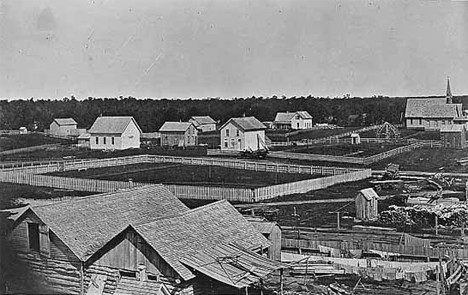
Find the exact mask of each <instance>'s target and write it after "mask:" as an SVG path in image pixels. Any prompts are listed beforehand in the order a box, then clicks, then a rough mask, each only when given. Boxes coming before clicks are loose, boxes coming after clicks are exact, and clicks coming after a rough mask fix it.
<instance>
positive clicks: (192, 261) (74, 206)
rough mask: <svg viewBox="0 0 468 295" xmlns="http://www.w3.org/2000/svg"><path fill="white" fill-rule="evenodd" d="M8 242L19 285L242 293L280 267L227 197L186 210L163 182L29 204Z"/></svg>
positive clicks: (19, 288)
mask: <svg viewBox="0 0 468 295" xmlns="http://www.w3.org/2000/svg"><path fill="white" fill-rule="evenodd" d="M6 244H7V246H8V253H9V255H7V256H6V257H8V261H2V263H7V265H10V266H11V265H13V266H15V267H9V268H8V271H9V274H10V275H9V276H8V277H9V278H15V279H14V280H13V281H12V282H10V285H9V286H10V289H11V291H13V292H15V293H28V292H32V291H34V292H35V293H67V294H90V293H92V294H109V295H110V294H129V293H130V292H131V293H130V294H143V293H144V292H147V291H148V290H149V289H151V290H152V291H154V293H151V294H187V295H188V294H207V293H208V291H212V290H216V292H217V294H223V292H224V293H225V294H238V293H239V292H241V291H242V292H243V291H244V289H246V288H249V287H250V286H251V285H252V284H253V283H254V282H259V281H260V278H262V277H264V276H266V275H268V274H270V273H272V272H275V271H277V270H278V269H281V268H283V265H281V264H280V263H278V262H275V261H273V260H271V259H268V258H267V257H265V256H262V255H261V251H262V250H263V249H267V248H268V247H269V246H270V243H269V241H268V240H267V239H266V238H265V237H264V236H263V235H262V234H260V233H259V232H258V231H257V230H256V229H255V228H254V227H253V226H252V225H251V224H250V223H249V222H247V221H246V220H245V219H244V218H243V217H242V215H240V214H239V213H238V212H237V210H236V209H235V208H234V207H232V205H230V204H229V203H228V202H227V201H218V202H215V203H212V204H209V205H206V206H203V207H199V208H196V209H192V210H190V209H188V208H187V207H186V206H185V205H184V204H183V203H181V202H180V200H179V199H177V198H176V197H175V196H174V195H173V194H172V193H170V192H169V191H168V190H167V189H166V188H165V187H164V186H162V185H151V186H145V187H141V188H133V189H128V190H122V191H117V192H113V193H106V194H99V195H93V196H89V197H83V198H75V199H71V200H68V201H56V202H52V203H50V204H47V205H42V206H34V207H30V208H27V209H26V210H24V212H23V213H22V214H21V215H20V216H19V217H17V218H16V220H15V221H14V225H13V227H12V230H11V232H10V233H9V234H8V235H7V237H6ZM253 266H255V268H254V267H253ZM246 269H248V270H251V271H246ZM233 277H238V278H240V279H239V280H235V281H232V280H230V279H231V278H233ZM15 282H16V284H15ZM21 282H27V283H21ZM213 288H214V289H213ZM144 294H146V293H144Z"/></svg>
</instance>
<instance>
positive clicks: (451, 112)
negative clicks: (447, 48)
mask: <svg viewBox="0 0 468 295" xmlns="http://www.w3.org/2000/svg"><path fill="white" fill-rule="evenodd" d="M460 117H463V107H462V104H461V103H453V101H452V91H451V90H450V81H448V80H447V94H446V97H445V98H443V97H438V98H408V99H407V100H406V110H405V123H406V128H408V129H421V130H440V129H441V128H442V126H444V125H452V124H454V119H456V118H460Z"/></svg>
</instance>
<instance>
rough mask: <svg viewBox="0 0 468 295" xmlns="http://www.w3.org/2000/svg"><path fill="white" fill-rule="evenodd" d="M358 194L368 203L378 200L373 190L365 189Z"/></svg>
mask: <svg viewBox="0 0 468 295" xmlns="http://www.w3.org/2000/svg"><path fill="white" fill-rule="evenodd" d="M359 192H360V193H361V194H362V196H363V197H364V198H365V199H366V200H368V201H370V200H372V199H378V198H379V195H377V193H376V192H375V191H374V189H373V188H365V189H362V190H360V191H359Z"/></svg>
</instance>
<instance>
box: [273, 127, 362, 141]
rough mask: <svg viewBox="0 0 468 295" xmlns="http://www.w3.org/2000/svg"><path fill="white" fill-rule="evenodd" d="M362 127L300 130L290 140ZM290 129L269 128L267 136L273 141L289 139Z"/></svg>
mask: <svg viewBox="0 0 468 295" xmlns="http://www.w3.org/2000/svg"><path fill="white" fill-rule="evenodd" d="M360 128H362V127H340V128H335V129H328V128H327V129H313V130H304V131H298V132H297V134H293V135H290V136H289V140H290V141H295V140H301V139H317V138H323V137H328V136H333V135H339V134H343V133H346V132H349V131H353V130H357V129H360ZM288 132H292V131H291V130H290V131H285V130H267V131H266V136H268V137H269V138H270V139H271V140H272V141H287V139H286V134H287V133H288Z"/></svg>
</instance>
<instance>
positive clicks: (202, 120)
mask: <svg viewBox="0 0 468 295" xmlns="http://www.w3.org/2000/svg"><path fill="white" fill-rule="evenodd" d="M190 119H192V120H193V121H195V122H196V123H197V124H198V125H205V124H216V121H215V120H213V118H211V117H210V116H192V117H191V118H190Z"/></svg>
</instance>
